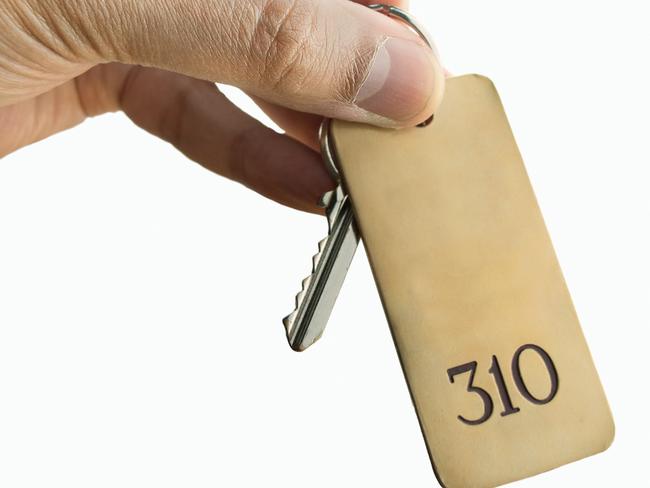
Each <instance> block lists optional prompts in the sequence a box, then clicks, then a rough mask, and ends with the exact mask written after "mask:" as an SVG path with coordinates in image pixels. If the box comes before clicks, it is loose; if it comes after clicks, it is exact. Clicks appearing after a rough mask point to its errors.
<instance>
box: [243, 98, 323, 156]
mask: <svg viewBox="0 0 650 488" xmlns="http://www.w3.org/2000/svg"><path fill="white" fill-rule="evenodd" d="M251 98H252V99H253V101H254V102H255V103H256V104H257V105H258V106H259V107H260V108H261V109H262V110H263V111H264V113H266V114H267V115H268V116H269V117H270V118H271V120H273V122H275V123H276V124H277V125H278V126H279V127H281V128H282V129H283V130H284V131H285V132H286V134H287V135H289V136H291V137H292V138H294V139H295V140H297V141H299V142H301V143H302V144H304V145H305V146H308V147H310V148H311V149H313V150H314V151H320V141H319V138H318V130H319V128H320V125H321V123H322V122H323V117H322V116H321V115H315V114H308V113H305V112H298V111H296V110H292V109H290V108H286V107H283V106H281V105H275V104H274V103H270V102H267V101H266V100H263V99H261V98H259V97H256V96H253V97H251Z"/></svg>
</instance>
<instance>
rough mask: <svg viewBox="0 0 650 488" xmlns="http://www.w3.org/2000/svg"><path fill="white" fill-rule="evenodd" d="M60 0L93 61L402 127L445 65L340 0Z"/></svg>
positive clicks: (385, 22)
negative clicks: (80, 3) (186, 77)
mask: <svg viewBox="0 0 650 488" xmlns="http://www.w3.org/2000/svg"><path fill="white" fill-rule="evenodd" d="M58 3H59V4H61V5H62V6H63V7H64V8H63V11H64V12H68V13H69V12H76V13H75V15H74V16H73V18H72V19H71V20H69V22H70V24H71V25H72V26H73V29H75V28H76V30H77V31H78V33H79V37H80V38H84V39H86V42H87V44H88V45H89V46H91V47H92V49H93V52H94V53H96V56H97V60H98V61H99V62H108V61H119V62H122V63H129V64H139V65H147V66H155V67H158V68H162V69H166V70H171V71H175V72H179V73H183V74H186V75H190V76H192V77H195V78H201V79H204V80H210V81H215V82H220V83H226V84H231V85H235V86H238V87H240V88H242V89H244V90H246V91H247V92H249V93H251V94H253V95H256V96H258V97H261V98H263V99H265V100H267V101H269V102H272V103H275V104H278V105H283V106H285V107H288V108H291V109H294V110H298V111H302V112H310V113H317V114H321V115H324V116H328V117H336V118H343V119H348V120H354V121H360V122H368V123H373V124H376V125H383V126H388V127H400V126H408V125H414V124H416V123H419V122H422V121H423V120H425V119H427V118H428V117H429V116H430V115H431V114H432V113H433V112H434V111H435V110H436V108H437V105H438V104H439V102H440V99H441V97H442V91H443V86H444V72H443V69H442V68H441V65H440V63H439V61H438V59H437V57H436V55H435V54H434V52H433V51H432V50H431V49H430V48H429V47H428V46H426V45H425V43H424V42H422V40H421V39H420V38H419V37H418V35H417V34H415V33H414V32H412V31H411V30H410V29H408V28H407V27H406V26H404V25H402V24H401V23H399V22H396V21H395V20H393V19H390V18H388V17H386V16H385V15H383V14H381V13H378V12H374V11H372V10H370V9H368V8H367V7H364V6H362V5H359V4H356V3H354V2H350V1H348V0H86V1H85V2H83V4H84V5H85V6H86V7H85V8H84V10H83V15H82V14H81V13H79V7H78V6H77V7H76V8H75V7H74V5H78V2H77V1H76V0H58ZM66 4H67V5H66ZM68 18H70V16H69V15H68Z"/></svg>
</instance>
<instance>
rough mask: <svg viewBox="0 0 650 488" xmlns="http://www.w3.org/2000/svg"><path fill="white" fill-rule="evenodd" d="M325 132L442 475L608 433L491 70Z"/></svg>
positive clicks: (563, 458)
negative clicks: (425, 121) (416, 119)
mask: <svg viewBox="0 0 650 488" xmlns="http://www.w3.org/2000/svg"><path fill="white" fill-rule="evenodd" d="M332 137H333V144H334V147H335V150H336V154H337V161H338V164H339V168H340V170H341V172H342V173H343V177H344V182H345V184H346V185H347V189H348V191H349V193H350V196H351V198H352V202H353V205H354V210H355V214H356V218H357V222H358V224H359V226H360V229H361V234H362V236H363V240H364V242H365V247H366V250H367V253H368V256H369V258H370V262H371V265H372V269H373V273H374V276H375V280H376V282H377V286H378V288H379V292H380V294H381V297H382V302H383V305H384V309H385V311H386V316H387V318H388V322H389V324H390V329H391V331H392V334H393V338H394V341H395V345H396V347H397V351H398V354H399V357H400V360H401V363H402V368H403V370H404V374H405V376H406V380H407V382H408V385H409V388H410V391H411V396H412V399H413V403H414V405H415V408H416V411H417V414H418V418H419V421H420V425H421V428H422V432H423V434H424V437H425V440H426V443H427V447H428V450H429V455H430V458H431V461H432V463H433V466H434V470H435V472H436V475H437V477H438V480H439V481H440V483H441V484H442V485H443V486H446V487H449V488H454V487H484V486H485V487H487V486H495V485H499V484H503V483H507V482H510V481H514V480H517V479H521V478H524V477H527V476H531V475H534V474H537V473H540V472H543V471H547V470H550V469H552V468H555V467H557V466H560V465H562V464H566V463H569V462H571V461H575V460H578V459H581V458H583V457H586V456H589V455H592V454H595V453H598V452H600V451H603V450H604V449H606V448H607V447H608V446H609V444H610V443H611V442H612V439H613V436H614V424H613V420H612V417H611V413H610V410H609V407H608V404H607V400H606V398H605V394H604V392H603V389H602V386H601V384H600V381H599V379H598V375H597V373H596V370H595V368H594V364H593V362H592V359H591V356H590V353H589V350H588V348H587V344H586V342H585V339H584V337H583V334H582V331H581V329H580V325H579V323H578V318H577V317H576V313H575V310H574V308H573V305H572V302H571V298H570V296H569V293H568V290H567V288H566V285H565V282H564V278H563V276H562V272H561V271H560V267H559V265H558V262H557V259H556V257H555V253H554V251H553V247H552V244H551V241H550V239H549V236H548V233H547V231H546V227H545V225H544V221H543V219H542V215H541V213H540V211H539V208H538V206H537V202H536V200H535V196H534V194H533V190H532V188H531V186H530V182H529V180H528V177H527V174H526V171H525V168H524V164H523V161H522V159H521V156H520V154H519V151H518V149H517V146H516V143H515V141H514V138H513V136H512V132H511V130H510V127H509V125H508V121H507V119H506V115H505V113H504V111H503V108H502V106H501V102H500V100H499V96H498V94H497V92H496V90H495V88H494V86H493V85H492V83H491V82H490V81H489V80H488V79H487V78H484V77H481V76H476V75H470V76H463V77H458V78H453V79H450V80H448V84H447V89H446V94H445V99H444V101H443V104H442V106H441V107H440V109H439V111H438V113H436V117H435V120H434V121H433V123H431V124H430V125H429V126H427V127H424V128H413V129H407V130H402V131H393V130H387V129H378V128H373V127H369V126H365V125H359V124H354V123H350V122H341V121H335V122H334V123H333V126H332Z"/></svg>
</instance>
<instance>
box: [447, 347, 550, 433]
mask: <svg viewBox="0 0 650 488" xmlns="http://www.w3.org/2000/svg"><path fill="white" fill-rule="evenodd" d="M528 350H530V351H534V352H536V353H537V354H538V355H539V356H540V357H541V358H542V361H543V362H544V365H545V366H546V370H547V371H548V375H549V377H550V379H551V391H550V392H549V393H548V395H546V396H545V397H544V398H537V397H535V396H534V395H533V394H532V393H531V392H530V390H529V389H528V387H527V386H526V383H524V379H523V377H522V375H521V367H520V364H519V362H520V361H519V360H520V358H521V355H522V353H523V352H525V351H528ZM477 366H478V363H477V362H476V361H472V362H471V363H466V364H461V365H460V366H456V367H454V368H450V369H448V370H447V374H448V375H449V381H450V382H451V383H454V378H455V377H456V376H458V375H460V374H463V373H469V381H468V383H467V391H468V392H469V393H474V394H476V395H478V396H479V397H480V398H481V400H483V415H481V416H480V417H479V418H477V419H473V420H470V419H467V418H465V417H463V416H462V415H458V420H460V421H461V422H463V423H464V424H467V425H479V424H482V423H483V422H485V421H486V420H488V419H489V418H490V416H491V415H492V411H493V410H494V402H493V401H492V397H491V396H490V394H489V393H488V392H487V391H485V390H484V389H483V388H480V387H478V386H475V385H474V376H475V375H476V367H477ZM511 369H512V378H513V379H514V381H515V385H516V386H517V389H518V390H519V393H521V395H522V396H523V397H524V398H525V399H526V400H528V401H529V402H531V403H534V404H536V405H546V404H547V403H549V402H550V401H551V400H553V398H555V395H557V390H558V387H559V378H558V376H557V370H556V369H555V365H554V364H553V360H552V359H551V356H549V355H548V353H547V352H546V351H545V350H544V349H542V348H541V347H539V346H536V345H535V344H526V345H524V346H521V347H520V348H519V349H517V351H516V352H515V355H514V356H513V358H512V368H511ZM488 372H489V373H490V374H491V375H492V376H493V377H494V382H495V383H496V386H497V390H498V391H499V396H500V397H501V403H502V405H503V411H502V412H501V416H502V417H505V416H507V415H512V414H513V413H517V412H519V408H517V407H515V406H514V405H513V404H512V400H511V399H510V393H508V389H507V387H506V384H505V381H504V379H503V373H501V366H499V360H498V359H497V357H496V356H492V366H490V369H489V370H488Z"/></svg>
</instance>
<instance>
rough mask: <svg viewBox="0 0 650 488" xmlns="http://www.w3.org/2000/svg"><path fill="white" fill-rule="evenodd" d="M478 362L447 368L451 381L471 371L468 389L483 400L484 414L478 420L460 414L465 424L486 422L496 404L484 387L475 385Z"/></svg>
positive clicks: (460, 418) (459, 417)
mask: <svg viewBox="0 0 650 488" xmlns="http://www.w3.org/2000/svg"><path fill="white" fill-rule="evenodd" d="M477 365H478V363H477V362H476V361H472V362H471V363H467V364H461V365H460V366H456V367H455V368H451V369H448V370H447V374H448V375H449V381H450V382H451V383H453V382H454V376H456V375H459V374H463V373H467V372H468V371H469V372H470V373H469V382H468V383H467V391H468V392H470V393H476V394H477V395H478V396H480V397H481V400H483V415H481V417H480V418H478V419H476V420H468V419H466V418H465V417H463V416H462V415H459V416H458V420H460V421H461V422H463V423H464V424H467V425H479V424H482V423H483V422H485V421H486V420H487V419H489V418H490V416H491V415H492V410H494V404H493V403H492V398H491V397H490V394H489V393H488V392H487V391H485V390H484V389H483V388H479V387H478V386H474V376H475V375H476V366H477Z"/></svg>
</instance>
